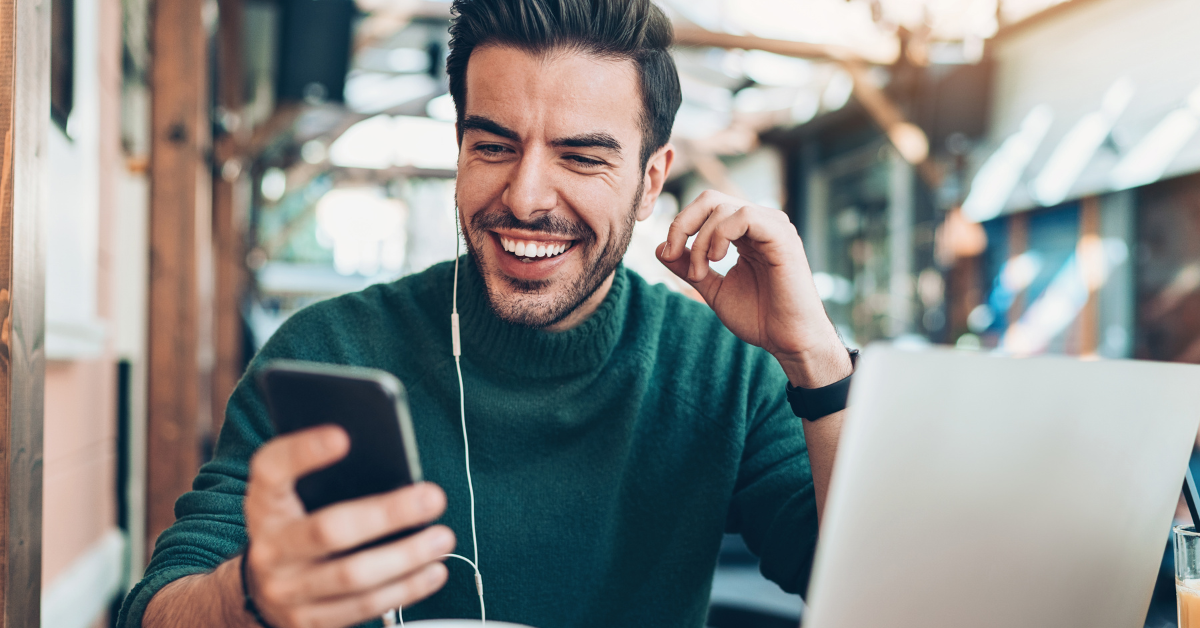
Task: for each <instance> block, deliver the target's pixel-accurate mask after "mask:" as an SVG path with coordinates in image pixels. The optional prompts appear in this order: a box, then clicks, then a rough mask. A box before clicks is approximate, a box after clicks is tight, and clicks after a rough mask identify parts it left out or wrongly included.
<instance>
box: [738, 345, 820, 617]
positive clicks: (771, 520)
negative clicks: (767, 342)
mask: <svg viewBox="0 0 1200 628" xmlns="http://www.w3.org/2000/svg"><path fill="white" fill-rule="evenodd" d="M754 353H755V354H756V358H755V359H754V360H753V361H752V363H751V366H750V367H749V368H748V369H747V373H748V382H747V387H746V391H747V408H746V436H745V447H744V449H743V451H742V459H741V463H740V466H739V469H738V476H737V483H736V485H735V488H734V494H733V501H732V504H731V507H730V515H729V526H728V528H729V531H730V532H736V533H740V534H741V535H742V538H743V539H745V541H746V546H747V547H748V548H750V551H752V552H754V554H755V555H757V556H758V557H759V559H760V566H759V568H760V570H761V571H762V574H763V575H764V576H766V577H767V578H768V579H770V580H772V581H773V582H775V583H776V584H778V585H779V586H780V588H782V589H783V590H784V591H787V592H789V593H799V594H801V595H803V594H804V592H805V589H806V588H807V587H808V577H809V572H810V570H811V568H812V560H813V554H814V552H815V550H816V543H817V507H816V499H815V493H814V489H813V484H812V470H811V468H810V466H809V460H808V449H807V447H806V445H805V442H804V428H803V425H802V424H801V422H800V421H801V419H799V418H797V417H796V416H795V415H794V414H792V410H791V407H790V406H788V403H787V399H786V395H785V392H784V387H785V385H786V384H787V377H786V376H785V375H784V373H783V370H782V369H781V368H780V366H779V364H778V363H776V362H775V360H774V358H772V357H770V355H768V354H767V353H766V352H762V351H755V352H754Z"/></svg>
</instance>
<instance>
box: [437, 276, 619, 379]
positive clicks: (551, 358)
mask: <svg viewBox="0 0 1200 628" xmlns="http://www.w3.org/2000/svg"><path fill="white" fill-rule="evenodd" d="M628 284H629V281H628V278H627V277H626V271H625V267H624V265H621V266H618V267H617V270H616V272H615V274H614V276H613V281H612V286H611V287H610V288H609V290H608V294H607V295H605V297H604V301H602V302H601V303H600V305H599V307H597V308H596V311H595V312H592V315H591V316H589V317H588V318H587V319H586V320H584V321H583V322H582V323H580V324H579V325H578V326H576V327H573V328H571V329H568V330H566V331H561V332H548V331H545V330H542V329H532V328H529V327H524V326H521V325H514V324H512V323H509V322H507V321H503V320H501V319H500V318H498V317H497V316H496V313H495V312H494V311H493V310H492V307H491V304H490V303H489V301H488V297H487V292H486V289H485V287H484V283H483V277H482V276H480V274H479V269H478V268H476V266H475V262H474V260H473V259H472V258H471V256H470V255H464V256H463V257H462V259H461V260H460V267H459V286H458V313H459V318H460V319H461V334H462V343H463V358H464V359H466V360H470V361H472V362H474V363H476V364H478V365H480V366H483V367H485V368H488V369H496V370H501V371H506V372H508V373H511V374H514V375H518V376H525V377H530V378H545V377H555V376H562V375H573V374H578V373H584V372H587V371H590V370H593V369H595V368H598V367H599V366H600V365H602V364H603V363H604V362H605V361H606V360H607V359H608V357H609V355H611V354H612V351H613V349H614V348H615V347H616V345H617V341H618V340H619V338H620V335H621V330H622V328H623V327H624V325H625V316H626V312H627V310H628V303H629V290H628Z"/></svg>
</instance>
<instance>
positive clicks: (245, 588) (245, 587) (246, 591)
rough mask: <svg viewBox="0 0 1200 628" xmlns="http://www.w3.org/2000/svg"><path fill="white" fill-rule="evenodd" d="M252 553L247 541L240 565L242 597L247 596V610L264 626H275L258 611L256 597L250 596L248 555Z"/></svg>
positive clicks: (271, 627)
mask: <svg viewBox="0 0 1200 628" xmlns="http://www.w3.org/2000/svg"><path fill="white" fill-rule="evenodd" d="M249 554H250V544H249V543H246V549H244V550H242V564H241V565H239V566H238V569H239V571H241V574H242V597H244V598H246V604H245V608H246V612H247V613H250V616H251V617H253V618H254V621H256V622H258V625H259V626H262V628H274V626H272V625H271V624H269V623H267V620H265V619H263V616H262V613H260V612H258V605H257V604H255V603H254V598H253V597H250V585H249V584H248V583H247V582H246V556H247V555H249Z"/></svg>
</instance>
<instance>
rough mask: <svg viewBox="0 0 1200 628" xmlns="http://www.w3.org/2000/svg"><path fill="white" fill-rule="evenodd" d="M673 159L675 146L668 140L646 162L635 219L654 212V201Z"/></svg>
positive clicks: (659, 192) (644, 217)
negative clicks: (640, 197)
mask: <svg viewBox="0 0 1200 628" xmlns="http://www.w3.org/2000/svg"><path fill="white" fill-rule="evenodd" d="M674 161H675V146H673V145H672V144H671V143H670V142H668V143H667V144H665V145H664V146H663V147H662V148H660V149H658V150H656V151H654V154H653V155H651V156H650V159H649V160H648V161H647V162H646V174H645V175H644V176H645V178H644V180H643V184H642V199H641V201H640V203H639V205H638V211H637V219H638V220H645V219H647V218H649V217H650V214H652V213H654V203H655V201H657V200H658V195H659V194H662V189H663V185H664V184H665V183H666V182H667V175H668V174H670V173H671V164H672V163H674Z"/></svg>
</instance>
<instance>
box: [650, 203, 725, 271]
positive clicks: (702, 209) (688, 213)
mask: <svg viewBox="0 0 1200 628" xmlns="http://www.w3.org/2000/svg"><path fill="white" fill-rule="evenodd" d="M729 200H730V198H729V197H727V196H725V195H724V194H721V193H720V192H716V191H714V190H708V191H706V192H704V193H702V194H701V195H700V196H698V197H696V200H694V201H692V202H691V203H690V204H689V205H688V206H687V207H684V208H683V210H682V211H680V212H679V214H678V215H677V216H675V219H674V220H672V221H671V227H670V228H669V229H668V230H667V245H668V246H667V249H666V255H665V256H664V259H667V260H671V261H674V260H676V259H679V256H681V255H683V250H684V249H685V248H687V239H688V238H689V237H691V236H692V235H693V234H695V233H696V232H697V231H699V230H700V226H701V225H703V224H704V221H705V220H707V219H708V215H709V214H711V213H712V212H713V210H715V209H716V208H717V207H718V206H720V205H721V204H722V203H725V202H728V201H729Z"/></svg>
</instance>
